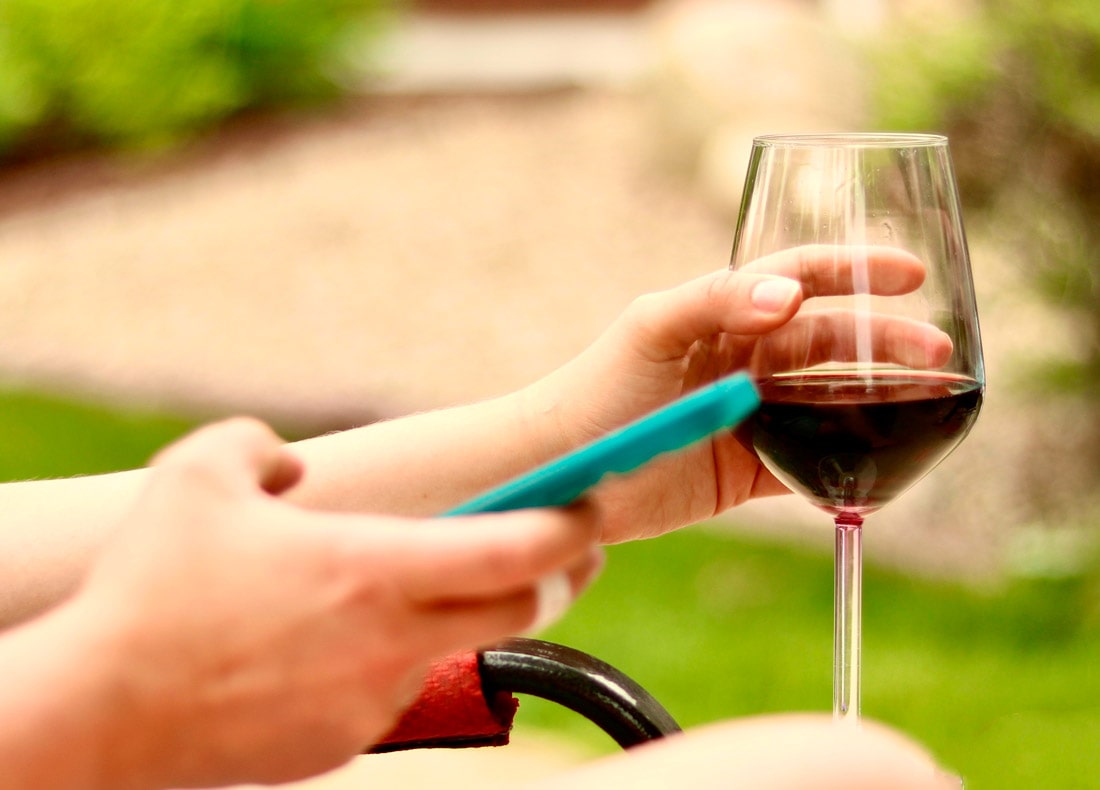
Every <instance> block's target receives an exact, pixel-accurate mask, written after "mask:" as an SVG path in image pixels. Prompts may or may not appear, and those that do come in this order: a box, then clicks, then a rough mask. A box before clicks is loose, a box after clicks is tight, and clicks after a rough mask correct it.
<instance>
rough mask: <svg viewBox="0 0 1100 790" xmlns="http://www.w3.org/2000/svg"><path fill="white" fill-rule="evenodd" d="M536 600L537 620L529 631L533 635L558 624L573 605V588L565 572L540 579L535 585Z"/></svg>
mask: <svg viewBox="0 0 1100 790" xmlns="http://www.w3.org/2000/svg"><path fill="white" fill-rule="evenodd" d="M535 599H536V602H537V603H536V606H535V620H534V622H533V623H531V627H530V629H528V630H529V631H530V632H531V633H537V632H538V631H541V630H543V629H544V628H547V627H548V626H550V625H552V624H553V623H556V622H557V621H558V620H559V619H560V618H561V616H562V615H563V614H565V610H566V609H568V608H569V604H571V603H573V586H572V584H570V582H569V576H568V575H566V574H565V573H564V572H563V573H554V574H551V575H550V576H544V577H543V578H541V579H539V581H538V584H536V585H535Z"/></svg>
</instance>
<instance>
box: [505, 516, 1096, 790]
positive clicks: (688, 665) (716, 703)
mask: <svg viewBox="0 0 1100 790" xmlns="http://www.w3.org/2000/svg"><path fill="white" fill-rule="evenodd" d="M829 532H830V530H829V528H828V527H825V526H823V528H822V540H821V546H820V549H819V550H814V549H798V548H792V547H790V546H788V545H780V544H770V543H765V542H760V541H758V540H756V541H754V540H750V539H748V538H745V537H743V536H738V535H736V534H733V533H732V532H731V531H729V530H723V529H720V528H717V527H714V526H713V525H711V526H707V525H702V526H700V527H695V528H691V529H687V530H681V531H680V532H678V533H675V534H671V535H666V536H663V537H661V538H657V539H653V540H649V541H643V542H639V543H634V544H628V545H622V546H615V547H611V548H610V549H609V557H608V566H607V568H606V570H605V572H604V575H603V577H602V578H601V579H600V580H599V581H598V582H597V583H596V585H595V586H594V587H593V588H592V589H590V590H589V591H588V592H587V593H586V595H585V596H584V597H583V598H582V599H581V600H580V601H579V602H578V603H577V605H576V606H575V607H574V608H573V610H571V612H570V613H569V615H568V616H567V618H566V619H565V620H563V621H562V622H560V623H559V624H558V625H556V626H554V628H552V629H551V630H550V631H548V632H546V634H544V635H543V636H544V637H545V638H547V639H550V640H553V641H557V642H562V643H565V644H568V645H571V646H573V647H576V648H579V649H582V650H585V651H587V652H590V653H592V654H594V655H596V656H598V657H600V658H602V659H603V660H605V661H608V662H609V663H611V664H613V665H614V666H616V667H618V668H619V669H622V670H623V671H625V672H626V673H627V674H629V675H631V676H632V677H634V678H635V679H636V680H638V681H639V682H640V683H642V685H643V686H645V687H646V688H647V689H648V690H649V691H651V692H652V693H653V694H654V695H655V696H656V697H657V699H659V700H660V701H661V702H662V703H663V704H664V705H665V707H667V708H668V709H669V711H670V712H671V713H672V714H673V716H674V717H676V719H677V720H678V721H679V722H680V723H681V724H682V725H684V726H685V727H690V726H692V725H696V724H701V723H705V722H709V721H714V720H718V719H722V718H728V717H732V716H742V715H753V714H759V713H767V712H776V711H790V710H813V711H821V712H827V711H828V710H829V706H830V704H831V694H832V690H831V683H832V681H831V662H832V604H831V597H832V559H831V555H830V552H831V546H832V538H831V535H830V534H829ZM866 543H867V553H866V555H865V558H866V559H867V563H868V567H867V568H866V578H865V581H864V597H865V605H864V662H863V664H864V688H863V702H864V705H863V710H864V714H865V715H866V716H869V717H872V718H875V719H878V720H881V721H885V722H888V723H890V724H892V725H894V726H897V727H900V728H902V729H903V730H905V731H906V732H908V733H910V734H911V735H913V736H914V737H916V738H917V739H919V740H920V741H922V742H923V743H925V744H926V745H928V746H929V748H931V749H932V750H933V752H934V753H935V754H936V755H937V756H938V758H939V759H940V760H941V761H942V762H943V764H945V765H947V766H950V767H952V768H953V769H955V770H956V771H959V772H960V773H961V774H962V775H963V776H964V777H965V779H966V783H967V784H966V786H967V788H969V789H970V790H973V789H974V788H998V789H1002V788H1016V787H1019V788H1036V787H1051V788H1095V787H1100V752H1098V750H1097V745H1098V744H1100V672H1098V670H1097V667H1098V666H1100V630H1098V629H1097V628H1096V627H1095V626H1094V625H1092V626H1090V619H1089V612H1090V600H1091V598H1090V595H1091V593H1090V588H1089V583H1088V581H1087V579H1083V578H1065V579H1052V580H1031V581H1022V580H1021V581H1016V582H1012V583H1009V584H1006V585H1005V586H1004V587H1002V588H1001V589H998V590H995V591H978V590H974V589H971V588H968V587H966V586H963V585H959V584H952V583H945V582H937V581H929V580H920V579H914V578H910V577H908V576H906V575H904V574H899V573H895V572H889V571H884V570H882V569H879V568H876V567H875V566H874V564H873V553H874V536H873V534H872V533H871V532H870V530H869V534H868V536H867V540H866ZM815 548H816V547H815ZM517 722H518V724H517V726H526V725H527V723H528V722H530V723H531V724H532V726H538V727H545V728H554V729H556V730H559V731H562V732H565V733H569V734H570V735H572V736H574V737H576V738H578V739H580V740H582V741H583V742H584V743H585V744H586V745H588V746H590V747H591V748H592V749H593V750H595V751H609V750H613V749H614V748H615V747H614V745H613V744H611V742H610V740H609V739H607V738H606V736H604V735H603V734H602V733H600V732H598V731H597V730H596V729H595V728H594V727H593V726H591V725H589V724H588V723H587V722H585V721H579V720H578V717H576V716H575V715H573V714H571V713H570V712H568V711H565V710H563V709H559V708H555V707H554V706H552V705H550V704H549V703H545V702H543V701H541V700H534V699H531V698H524V699H523V700H522V704H521V716H520V718H519V719H518V720H517Z"/></svg>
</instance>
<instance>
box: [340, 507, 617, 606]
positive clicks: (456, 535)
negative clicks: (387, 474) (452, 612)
mask: <svg viewBox="0 0 1100 790" xmlns="http://www.w3.org/2000/svg"><path fill="white" fill-rule="evenodd" d="M600 531H601V529H600V519H599V515H598V511H597V509H596V508H595V507H593V506H591V505H588V504H578V505H575V506H572V507H569V508H564V509H542V510H523V511H514V512H510V513H492V514H485V515H479V516H469V517H455V518H447V519H434V520H424V521H420V522H402V523H401V524H399V525H397V526H396V527H395V529H394V530H393V531H391V532H389V534H388V535H387V536H386V537H384V538H381V541H382V542H383V543H384V544H385V546H384V547H382V548H384V550H385V551H386V552H387V554H388V556H389V557H390V558H391V560H390V562H391V568H392V570H393V577H394V579H395V583H397V584H398V585H399V586H400V588H401V590H402V592H403V593H404V595H405V596H406V597H407V598H409V599H410V600H412V601H414V602H419V603H425V602H437V601H454V600H474V599H477V598H486V597H492V596H497V595H502V594H505V593H511V592H515V591H517V590H522V589H526V588H529V587H531V586H533V585H534V584H535V583H536V582H537V581H538V580H539V579H541V578H543V577H545V576H548V575H550V574H552V573H556V572H558V571H561V570H562V569H564V568H568V567H570V566H571V565H573V564H574V563H576V562H578V561H580V560H581V559H583V558H584V557H585V556H587V554H588V553H589V552H591V551H592V549H593V548H594V547H595V546H596V545H597V543H598V541H599V536H600ZM352 541H353V542H354V543H355V548H353V549H352V550H353V551H357V552H360V553H361V555H362V558H363V561H364V562H365V563H374V564H377V561H378V559H377V558H378V554H379V552H380V551H381V550H382V548H380V533H379V531H378V530H377V529H373V530H364V531H362V532H360V533H359V534H358V535H356V536H354V537H353V538H352Z"/></svg>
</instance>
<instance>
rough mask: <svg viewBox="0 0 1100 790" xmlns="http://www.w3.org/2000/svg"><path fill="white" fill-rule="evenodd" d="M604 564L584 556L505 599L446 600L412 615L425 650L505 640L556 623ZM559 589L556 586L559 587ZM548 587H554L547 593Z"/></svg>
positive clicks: (596, 556) (596, 554)
mask: <svg viewBox="0 0 1100 790" xmlns="http://www.w3.org/2000/svg"><path fill="white" fill-rule="evenodd" d="M602 566H603V552H602V551H601V550H594V551H591V552H589V553H588V554H586V555H585V556H584V558H582V559H581V560H580V561H579V562H578V563H575V564H574V565H573V566H571V567H570V568H569V569H568V570H566V571H563V572H561V573H555V574H553V575H552V576H550V577H547V578H549V579H554V581H553V582H551V583H550V584H546V583H545V582H544V581H540V583H539V584H535V585H531V586H528V587H525V588H523V589H520V590H518V591H514V592H511V593H508V594H505V595H500V596H497V597H494V598H488V599H484V598H483V599H478V600H474V601H450V602H444V603H439V604H435V605H432V606H427V607H423V608H421V609H420V610H418V611H417V614H416V616H417V617H418V619H419V622H420V625H421V626H422V627H421V628H420V629H419V633H421V634H423V635H424V637H425V639H428V640H431V644H426V645H425V646H424V649H425V650H427V651H429V652H445V651H451V650H459V649H463V648H469V647H474V646H477V645H483V644H486V643H488V642H492V641H495V640H497V639H502V638H504V637H506V636H513V635H515V634H521V633H528V634H533V633H537V632H539V631H542V630H544V629H545V628H547V627H548V626H550V625H551V624H552V623H554V622H556V621H557V620H558V619H559V618H560V617H561V616H562V615H563V614H564V613H565V612H566V611H567V610H568V608H569V606H570V605H572V603H573V601H575V600H576V599H577V597H578V596H579V595H580V593H581V592H582V591H583V590H584V589H585V588H586V587H587V586H588V585H589V584H590V583H591V582H592V579H594V578H595V577H596V576H597V575H598V573H599V570H600V568H602ZM559 585H560V586H559ZM551 588H553V589H551Z"/></svg>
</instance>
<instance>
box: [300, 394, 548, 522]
mask: <svg viewBox="0 0 1100 790" xmlns="http://www.w3.org/2000/svg"><path fill="white" fill-rule="evenodd" d="M539 397H540V396H539V395H538V392H537V391H536V390H534V389H532V388H529V389H527V390H522V391H519V392H516V393H512V394H509V395H506V396H503V397H500V398H495V399H493V400H488V401H482V402H479V403H473V404H469V405H466V406H459V407H455V408H450V409H443V410H440V411H433V412H425V413H422V414H416V415H411V416H408V417H403V418H400V419H397V420H392V421H388V422H382V423H376V424H373V425H369V426H366V427H363V428H358V429H354V430H350V431H344V432H342V433H338V434H331V435H328V436H322V437H318V438H314V439H308V440H305V441H302V442H298V443H297V444H296V445H294V449H295V451H296V452H297V453H298V454H299V455H300V456H301V457H302V458H303V460H304V461H305V467H306V473H305V477H304V478H303V480H302V481H301V483H300V484H299V485H298V486H297V487H296V488H295V489H294V490H293V491H292V492H290V494H289V496H290V498H291V499H292V500H293V501H296V502H298V503H299V504H302V505H305V506H308V507H316V508H323V509H329V510H344V511H361V512H374V513H394V514H402V515H416V516H427V515H434V514H436V513H439V512H442V511H443V510H446V509H447V508H448V507H451V506H453V505H455V504H458V503H459V502H461V501H463V500H464V499H466V498H468V497H470V496H473V495H474V494H476V493H478V492H480V491H482V490H484V489H485V488H486V487H488V486H491V485H494V484H496V483H498V482H502V481H504V480H506V479H508V478H510V477H513V476H515V475H517V474H519V473H520V472H523V471H526V470H527V469H530V468H532V467H533V466H536V465H537V464H539V463H542V462H543V461H546V460H549V459H550V458H552V457H554V456H555V455H557V454H559V453H560V452H562V451H563V450H564V449H566V448H565V447H564V446H563V444H562V437H561V432H560V431H558V430H557V429H556V423H555V414H554V411H555V404H554V403H552V402H546V403H541V402H539V400H538V398H539Z"/></svg>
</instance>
